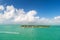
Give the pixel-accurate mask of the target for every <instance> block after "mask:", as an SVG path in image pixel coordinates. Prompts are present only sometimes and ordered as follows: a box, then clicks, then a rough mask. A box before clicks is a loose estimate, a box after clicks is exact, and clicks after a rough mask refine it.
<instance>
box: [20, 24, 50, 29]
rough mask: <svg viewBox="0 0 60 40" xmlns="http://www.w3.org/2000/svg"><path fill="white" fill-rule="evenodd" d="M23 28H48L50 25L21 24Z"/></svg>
mask: <svg viewBox="0 0 60 40" xmlns="http://www.w3.org/2000/svg"><path fill="white" fill-rule="evenodd" d="M21 27H24V28H48V27H50V25H21Z"/></svg>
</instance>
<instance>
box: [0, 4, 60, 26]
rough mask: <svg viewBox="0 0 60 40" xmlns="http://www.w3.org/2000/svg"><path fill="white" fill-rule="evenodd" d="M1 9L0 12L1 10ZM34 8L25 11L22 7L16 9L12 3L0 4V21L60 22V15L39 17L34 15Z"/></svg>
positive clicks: (45, 23) (28, 22) (41, 23)
mask: <svg viewBox="0 0 60 40" xmlns="http://www.w3.org/2000/svg"><path fill="white" fill-rule="evenodd" d="M1 11H2V12H1ZM36 14H37V11H36V10H30V11H28V12H25V11H24V9H17V8H15V7H14V6H13V5H11V6H6V7H4V6H3V5H1V6H0V23H2V24H3V23H5V24H9V23H11V24H12V23H13V24H38V25H39V24H40V25H50V24H60V16H57V17H54V18H52V19H49V18H45V17H42V18H41V17H39V16H37V15H36Z"/></svg>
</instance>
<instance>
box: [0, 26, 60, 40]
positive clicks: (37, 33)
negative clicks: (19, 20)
mask: <svg viewBox="0 0 60 40" xmlns="http://www.w3.org/2000/svg"><path fill="white" fill-rule="evenodd" d="M0 40H60V26H56V25H51V26H50V27H49V28H22V27H21V26H20V25H0Z"/></svg>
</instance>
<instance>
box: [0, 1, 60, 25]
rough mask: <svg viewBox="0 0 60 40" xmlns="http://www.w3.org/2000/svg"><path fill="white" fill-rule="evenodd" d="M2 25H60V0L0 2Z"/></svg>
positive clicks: (0, 21) (0, 20)
mask: <svg viewBox="0 0 60 40" xmlns="http://www.w3.org/2000/svg"><path fill="white" fill-rule="evenodd" d="M0 23H7V24H8V23H9V24H10V23H18V24H44V25H45V24H47V25H48V24H60V0H0Z"/></svg>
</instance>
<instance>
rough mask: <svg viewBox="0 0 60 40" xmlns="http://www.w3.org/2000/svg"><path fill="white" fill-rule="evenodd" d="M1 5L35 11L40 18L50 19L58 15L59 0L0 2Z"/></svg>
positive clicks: (59, 11)
mask: <svg viewBox="0 0 60 40" xmlns="http://www.w3.org/2000/svg"><path fill="white" fill-rule="evenodd" d="M0 2H1V4H3V5H13V6H14V7H16V8H23V9H25V11H29V10H36V11H37V12H38V14H37V15H39V16H40V17H47V18H52V17H55V16H59V15H60V0H1V1H0Z"/></svg>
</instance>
